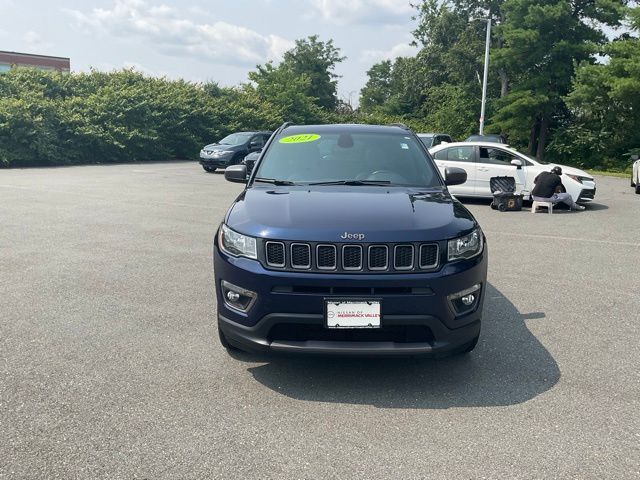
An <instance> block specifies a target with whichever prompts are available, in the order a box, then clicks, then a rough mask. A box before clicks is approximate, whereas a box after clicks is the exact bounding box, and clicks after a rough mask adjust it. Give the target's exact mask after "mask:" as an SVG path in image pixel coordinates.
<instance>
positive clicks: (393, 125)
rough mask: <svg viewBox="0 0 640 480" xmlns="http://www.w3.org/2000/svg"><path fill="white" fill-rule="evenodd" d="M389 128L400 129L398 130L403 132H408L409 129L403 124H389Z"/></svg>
mask: <svg viewBox="0 0 640 480" xmlns="http://www.w3.org/2000/svg"><path fill="white" fill-rule="evenodd" d="M389 126H390V127H400V128H403V129H404V130H409V127H407V126H406V125H405V124H404V123H390V124H389Z"/></svg>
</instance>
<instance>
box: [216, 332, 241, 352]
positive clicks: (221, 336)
mask: <svg viewBox="0 0 640 480" xmlns="http://www.w3.org/2000/svg"><path fill="white" fill-rule="evenodd" d="M218 338H219V339H220V344H221V345H222V346H223V347H224V348H225V349H226V350H227V351H228V352H237V351H238V350H240V349H239V348H237V347H234V346H233V345H231V344H230V343H229V341H228V340H227V337H225V336H224V333H222V330H220V327H218Z"/></svg>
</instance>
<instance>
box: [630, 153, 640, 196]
mask: <svg viewBox="0 0 640 480" xmlns="http://www.w3.org/2000/svg"><path fill="white" fill-rule="evenodd" d="M631 160H635V162H633V167H632V169H631V186H632V187H635V189H636V193H637V194H638V195H640V160H638V155H632V156H631Z"/></svg>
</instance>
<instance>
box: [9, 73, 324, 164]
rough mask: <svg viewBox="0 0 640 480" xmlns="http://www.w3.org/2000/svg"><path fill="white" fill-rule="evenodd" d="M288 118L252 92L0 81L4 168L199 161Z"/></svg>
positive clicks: (102, 77)
mask: <svg viewBox="0 0 640 480" xmlns="http://www.w3.org/2000/svg"><path fill="white" fill-rule="evenodd" d="M286 113H287V112H283V111H282V110H281V109H279V108H277V107H276V106H274V105H273V104H271V103H269V102H268V101H267V100H265V99H264V98H263V97H261V96H259V95H258V94H257V93H256V92H255V90H253V89H252V88H249V87H246V88H239V89H232V88H220V87H217V86H216V85H215V84H205V85H202V84H194V83H190V82H185V81H183V80H176V81H173V80H168V79H166V78H152V77H147V76H145V75H143V74H141V73H139V72H135V71H133V70H121V71H114V72H109V73H105V72H96V71H93V72H90V73H72V74H60V73H54V72H41V71H37V70H33V69H15V70H11V71H10V72H8V73H6V74H3V75H0V166H5V167H7V166H31V165H65V164H78V163H94V162H98V163H100V162H133V161H147V160H166V159H175V158H195V157H196V156H197V154H198V151H199V149H200V148H201V147H202V146H203V145H205V144H207V143H210V142H212V141H215V140H217V139H219V138H221V137H223V136H224V135H227V134H228V133H231V132H233V131H237V130H245V129H246V130H253V129H273V128H276V127H277V126H278V125H280V124H281V123H282V122H283V119H284V116H283V115H284V114H286ZM315 113H316V112H315V111H314V114H315Z"/></svg>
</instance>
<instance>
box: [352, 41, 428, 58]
mask: <svg viewBox="0 0 640 480" xmlns="http://www.w3.org/2000/svg"><path fill="white" fill-rule="evenodd" d="M416 53H418V48H417V47H414V46H413V45H409V44H408V43H398V44H397V45H394V46H393V47H391V48H390V49H389V50H365V51H364V52H362V57H361V60H362V61H363V62H365V63H376V62H379V61H381V60H393V59H394V58H397V57H413V56H414V55H415V54H416Z"/></svg>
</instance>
